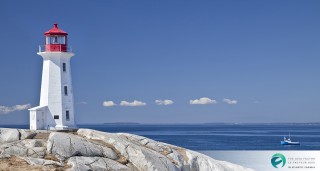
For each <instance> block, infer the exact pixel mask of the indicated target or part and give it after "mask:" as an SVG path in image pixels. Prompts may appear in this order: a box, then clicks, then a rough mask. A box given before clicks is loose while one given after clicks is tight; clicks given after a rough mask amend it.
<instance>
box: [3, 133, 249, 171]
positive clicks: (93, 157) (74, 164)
mask: <svg viewBox="0 0 320 171" xmlns="http://www.w3.org/2000/svg"><path fill="white" fill-rule="evenodd" d="M36 133H39V134H38V135H37V136H36V137H35V138H41V139H32V138H34V136H35V135H36ZM49 133H50V132H42V133H40V132H39V131H29V130H21V129H3V128H2V129H0V140H1V141H0V142H1V143H0V159H3V158H9V157H11V156H20V157H21V158H22V159H23V160H25V161H26V162H27V163H28V164H30V165H34V166H40V167H42V168H43V169H44V170H50V169H51V170H52V169H57V168H58V170H59V169H65V167H64V164H65V163H64V162H67V164H68V165H70V166H71V168H70V169H69V170H71V171H82V170H124V171H127V170H132V171H252V169H248V168H244V167H242V166H239V165H236V164H232V163H229V162H225V161H219V160H215V159H213V158H210V157H208V156H206V155H204V154H201V153H198V152H195V151H192V150H188V149H184V148H181V147H178V146H174V145H170V144H166V143H162V142H158V141H154V140H152V139H149V138H146V137H142V136H138V135H133V134H127V133H106V132H100V131H96V130H90V129H79V130H78V131H77V132H76V133H74V132H71V133H70V132H69V133H63V132H51V133H50V136H49V137H48V134H49ZM54 156H56V158H58V159H60V162H56V161H53V160H56V158H55V157H54ZM48 159H53V160H48Z"/></svg>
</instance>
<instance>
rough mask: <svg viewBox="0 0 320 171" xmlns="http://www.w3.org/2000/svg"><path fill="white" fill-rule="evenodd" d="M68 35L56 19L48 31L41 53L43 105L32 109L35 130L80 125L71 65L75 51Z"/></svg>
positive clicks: (41, 97) (31, 114)
mask: <svg viewBox="0 0 320 171" xmlns="http://www.w3.org/2000/svg"><path fill="white" fill-rule="evenodd" d="M67 35H68V34H67V33H66V32H64V31H63V30H61V29H59V28H58V24H56V23H55V24H54V27H53V28H52V29H51V30H49V31H47V32H45V33H44V36H45V45H44V48H41V46H40V47H39V52H38V53H37V54H38V55H40V56H41V57H42V58H43V68H42V82H41V95H40V105H39V106H38V107H34V108H31V109H29V111H30V129H31V130H38V129H56V130H64V129H74V128H76V124H75V114H74V104H73V92H72V80H71V67H70V59H71V57H72V56H74V53H73V52H72V51H70V50H69V49H68V48H67V47H68V46H67V43H68V41H67V40H68V39H67Z"/></svg>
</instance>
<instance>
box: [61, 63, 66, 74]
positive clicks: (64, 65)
mask: <svg viewBox="0 0 320 171" xmlns="http://www.w3.org/2000/svg"><path fill="white" fill-rule="evenodd" d="M62 70H63V72H66V71H67V65H66V63H62Z"/></svg>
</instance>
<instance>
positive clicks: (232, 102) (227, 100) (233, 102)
mask: <svg viewBox="0 0 320 171" xmlns="http://www.w3.org/2000/svg"><path fill="white" fill-rule="evenodd" d="M222 101H223V102H225V103H227V104H229V105H233V104H237V103H238V101H237V100H231V99H223V100H222Z"/></svg>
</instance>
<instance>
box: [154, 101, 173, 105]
mask: <svg viewBox="0 0 320 171" xmlns="http://www.w3.org/2000/svg"><path fill="white" fill-rule="evenodd" d="M154 102H155V103H156V104H157V105H165V106H166V105H172V104H173V101H172V100H168V99H165V100H155V101H154Z"/></svg>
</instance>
